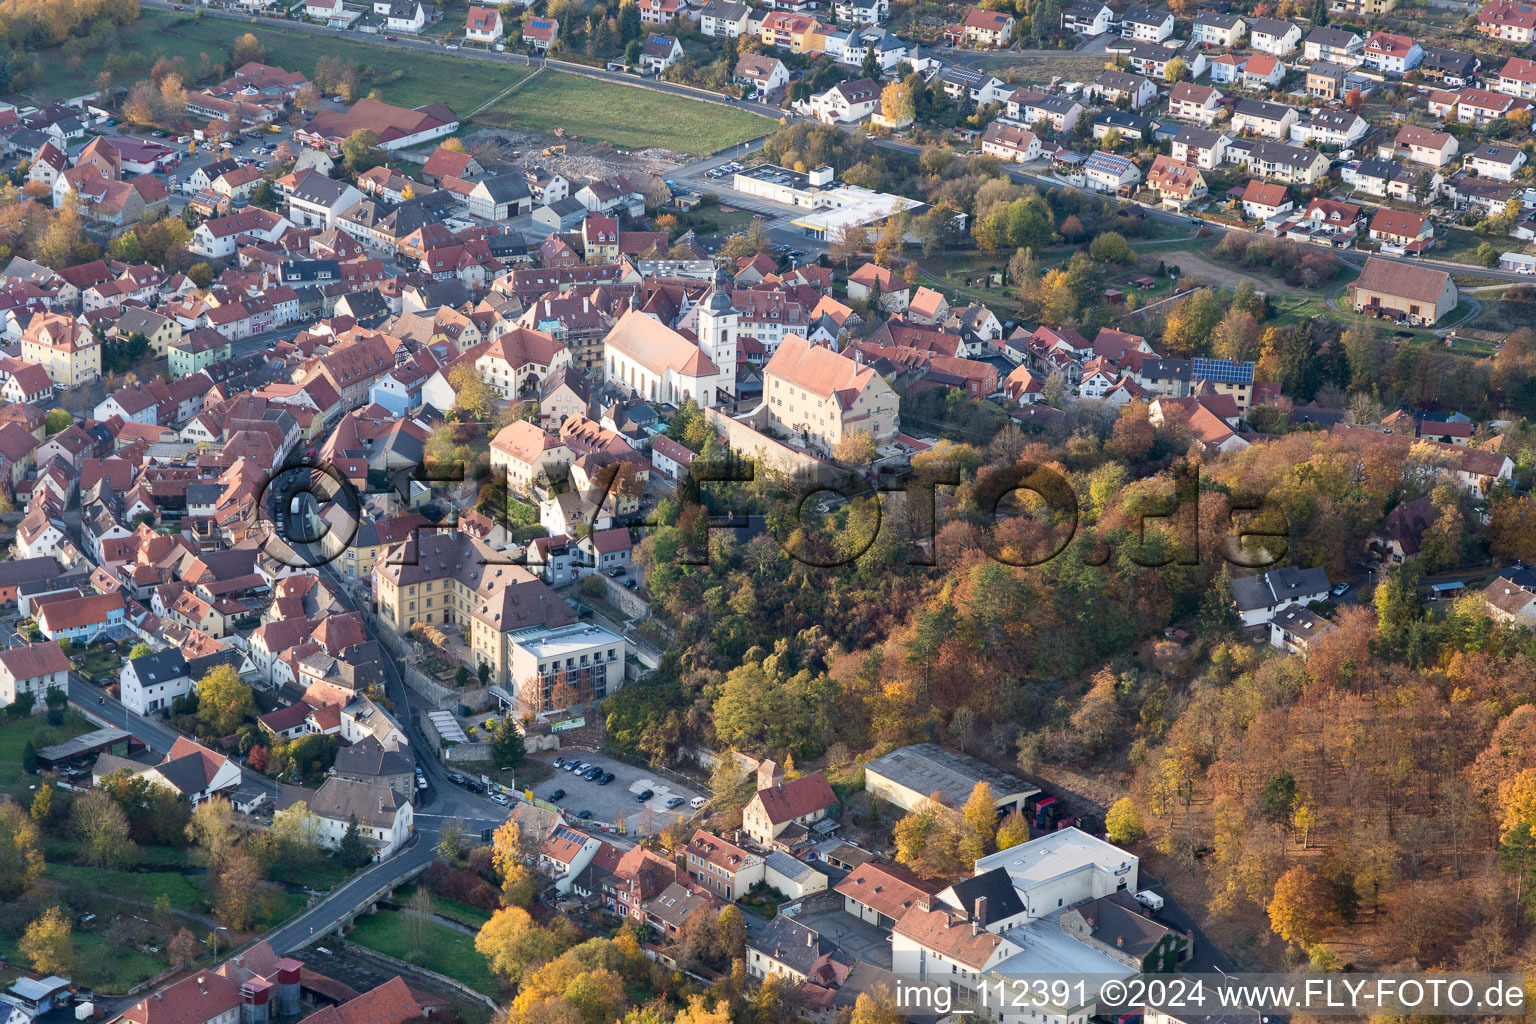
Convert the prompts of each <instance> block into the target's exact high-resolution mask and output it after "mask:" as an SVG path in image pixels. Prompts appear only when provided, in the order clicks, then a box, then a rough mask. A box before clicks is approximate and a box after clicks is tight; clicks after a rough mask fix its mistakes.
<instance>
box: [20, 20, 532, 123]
mask: <svg viewBox="0 0 1536 1024" xmlns="http://www.w3.org/2000/svg"><path fill="white" fill-rule="evenodd" d="M245 32H253V33H254V34H255V35H256V38H257V39H259V40H260V41H261V43H262V45H263V46H265V47H266V50H267V62H268V63H271V64H277V65H280V66H282V67H285V68H287V69H288V70H289V71H301V72H303V73H304V74H305V75H310V74H312V73H313V72H314V70H315V61H316V60H317V59H319V58H320V57H324V56H327V55H332V54H334V55H335V56H338V57H344V58H346V59H347V60H350V61H355V62H356V63H357V64H358V65H359V66H360V67H363V68H365V69H368V70H370V71H372V72H373V76H374V79H373V82H372V83H371V85H370V86H369V87H370V88H373V89H377V90H378V92H379V95H380V97H381V98H383V99H384V100H386V101H388V102H390V103H398V104H400V105H402V106H407V107H419V106H423V105H425V104H428V103H436V102H438V101H444V102H447V103H448V105H449V106H451V107H452V108H453V109H454V110H455V111H457V112H458V113H460V114H465V113H468V112H469V111H471V110H473V109H474V108H475V107H477V106H479V105H480V104H481V103H484V102H485V101H486V100H488V99H490V98H491V97H492V96H495V95H496V94H497V93H499V92H501V91H502V90H503V89H505V88H507V87H508V86H509V85H512V84H513V83H514V82H517V81H520V80H521V79H523V78H525V77H527V75H528V69H527V68H522V67H512V66H503V65H499V64H488V63H486V62H483V61H469V60H464V59H461V58H459V57H456V56H450V55H448V54H441V55H439V54H431V53H416V52H411V51H406V50H400V49H395V48H393V47H389V46H380V45H370V44H368V43H360V42H355V41H352V40H347V39H342V38H333V37H331V36H326V35H321V34H318V33H311V32H303V31H300V30H297V29H293V28H287V27H284V26H280V25H272V24H270V23H267V22H263V23H261V24H257V25H251V24H248V23H245V22H239V21H229V20H226V19H223V18H194V17H193V16H192V15H191V14H177V13H173V12H170V11H157V10H149V9H147V8H146V9H145V10H144V12H143V13H142V14H141V15H140V17H139V20H138V21H137V22H136V23H134V24H133V25H130V26H128V27H127V28H126V29H124V30H123V31H122V32H120V33H119V34H118V35H117V37H116V39H115V40H114V43H113V45H114V46H115V48H116V51H117V53H118V55H119V59H120V60H128V61H133V62H136V63H137V66H138V67H139V68H140V69H141V70H142V71H145V72H147V71H148V70H149V68H150V67H151V66H152V65H153V64H154V62H155V59H156V58H157V57H160V56H167V57H185V58H186V59H187V62H188V63H189V64H190V65H191V66H192V69H193V72H194V73H196V69H197V67H198V64H199V60H200V55H201V54H204V53H206V54H208V57H209V59H210V60H212V61H213V62H215V63H218V62H221V61H223V62H227V61H228V60H229V47H230V44H231V43H232V42H233V41H234V39H235V37H236V36H239V35H241V34H243V33H245ZM39 58H40V60H41V62H42V64H43V68H44V70H45V72H46V73H47V80H48V89H47V90H46V91H47V93H48V94H49V95H60V96H73V95H77V94H78V93H81V92H84V91H86V90H88V89H90V88H91V87H92V85H93V83H94V82H95V79H96V73H97V72H98V71H100V70H101V69H102V66H103V64H104V63H105V62H106V59H107V53H106V52H100V53H92V54H87V55H85V56H84V57H82V58H81V59H80V61H79V63H78V65H77V66H75V67H71V66H70V62H69V61H66V60H64V59H62V57H61V56H60V55H59V54H58V53H57V51H45V52H44V53H42V54H39ZM119 77H120V78H121V79H123V80H124V81H130V82H131V81H132V80H133V79H134V78H136V77H139V76H138V75H136V74H134V73H133V72H132V71H126V72H123V73H122V74H121V75H120V76H119Z"/></svg>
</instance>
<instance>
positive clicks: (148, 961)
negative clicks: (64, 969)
mask: <svg viewBox="0 0 1536 1024" xmlns="http://www.w3.org/2000/svg"><path fill="white" fill-rule="evenodd" d="M169 966H170V963H169V961H166V960H162V959H160V958H159V957H157V956H153V955H151V954H149V953H141V952H139V951H138V950H136V949H128V948H126V947H124V946H121V945H117V944H114V943H113V942H112V940H111V939H110V938H108V937H107V936H106V935H105V934H102V933H98V932H76V933H75V972H74V975H73V978H74V980H75V982H76V983H77V984H81V985H87V986H89V987H91V988H94V989H99V990H101V991H103V992H127V991H128V990H129V989H130V988H132V987H133V986H135V985H137V984H139V983H140V982H141V981H148V980H149V979H150V978H153V977H154V976H155V975H157V974H159V973H160V972H161V971H163V970H165V969H166V968H167V967H169Z"/></svg>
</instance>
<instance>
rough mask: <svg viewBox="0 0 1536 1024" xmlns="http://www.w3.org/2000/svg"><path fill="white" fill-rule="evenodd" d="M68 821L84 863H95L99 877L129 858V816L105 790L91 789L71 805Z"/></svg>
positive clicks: (130, 849) (130, 842)
mask: <svg viewBox="0 0 1536 1024" xmlns="http://www.w3.org/2000/svg"><path fill="white" fill-rule="evenodd" d="M70 823H71V825H72V827H73V829H74V833H75V835H76V836H77V837H78V838H79V840H80V853H81V856H82V857H83V858H84V859H85V861H86V863H88V864H94V865H96V872H97V875H98V877H100V876H101V875H103V874H104V873H105V871H106V869H107V868H109V867H116V866H117V865H118V864H121V863H123V862H124V861H126V860H127V859H128V856H129V854H130V853H131V851H132V850H133V840H131V839H130V838H129V837H128V816H127V815H126V814H124V813H123V809H122V808H121V807H119V806H118V804H117V801H116V800H113V799H112V798H111V797H110V796H108V795H107V794H106V793H103V792H102V791H101V790H99V789H93V790H91V791H90V792H89V793H86V794H84V795H82V796H81V797H80V798H79V799H77V800H76V801H75V802H74V806H73V807H71V808H70Z"/></svg>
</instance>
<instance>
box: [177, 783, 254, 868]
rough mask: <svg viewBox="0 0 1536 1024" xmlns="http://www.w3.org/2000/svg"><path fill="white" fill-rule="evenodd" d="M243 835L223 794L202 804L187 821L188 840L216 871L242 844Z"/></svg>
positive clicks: (232, 809)
mask: <svg viewBox="0 0 1536 1024" xmlns="http://www.w3.org/2000/svg"><path fill="white" fill-rule="evenodd" d="M274 823H275V819H274ZM240 834H241V829H240V826H239V825H238V824H237V823H236V821H235V810H234V808H233V807H232V806H230V803H229V801H228V800H225V799H224V798H223V797H213V798H212V799H209V800H204V801H203V802H202V803H200V804H198V805H197V807H196V808H195V809H194V810H193V811H192V820H191V821H189V822H188V823H187V840H188V841H189V842H192V843H195V844H196V845H197V846H199V847H200V848H201V849H202V851H203V856H204V858H205V859H206V860H207V862H208V865H209V866H210V868H213V869H215V870H217V869H218V868H219V867H220V866H221V865H222V864H223V863H224V862H225V861H226V860H228V859H229V856H230V854H231V853H233V852H234V850H235V847H236V846H238V845H239V842H240Z"/></svg>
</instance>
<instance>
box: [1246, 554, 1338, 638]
mask: <svg viewBox="0 0 1536 1024" xmlns="http://www.w3.org/2000/svg"><path fill="white" fill-rule="evenodd" d="M1328 589H1329V584H1328V574H1327V573H1326V572H1324V571H1323V570H1322V569H1317V568H1313V569H1294V568H1285V569H1271V570H1270V571H1269V572H1265V573H1260V574H1258V575H1255V576H1239V577H1237V578H1236V579H1234V580H1233V581H1232V603H1233V605H1234V606H1235V607H1236V609H1237V614H1238V618H1240V619H1241V620H1242V623H1243V625H1244V626H1256V625H1259V624H1260V623H1264V622H1268V621H1269V620H1270V619H1271V618H1273V617H1274V615H1275V613H1276V612H1279V611H1282V610H1283V609H1286V608H1289V607H1291V606H1292V605H1309V604H1320V603H1322V602H1323V601H1326V600H1328Z"/></svg>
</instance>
